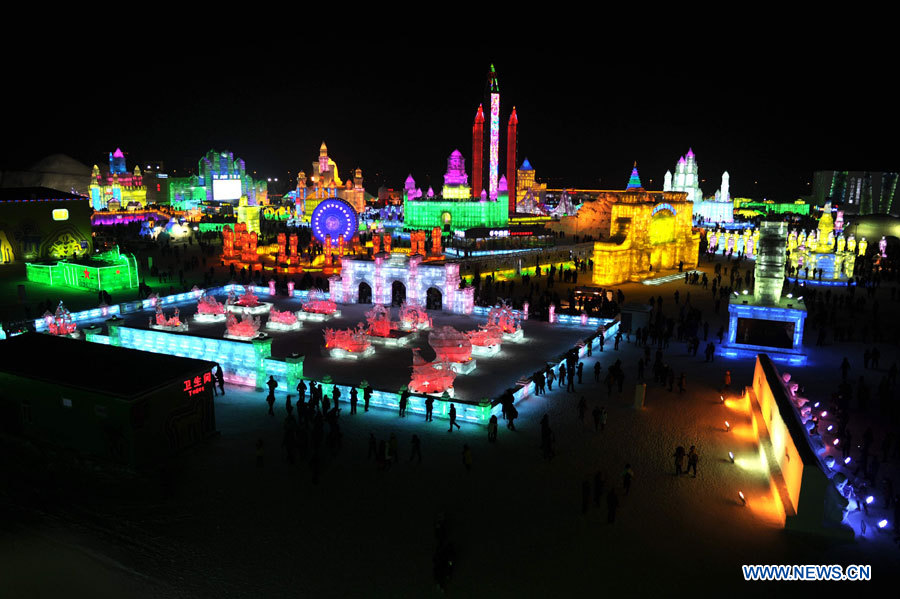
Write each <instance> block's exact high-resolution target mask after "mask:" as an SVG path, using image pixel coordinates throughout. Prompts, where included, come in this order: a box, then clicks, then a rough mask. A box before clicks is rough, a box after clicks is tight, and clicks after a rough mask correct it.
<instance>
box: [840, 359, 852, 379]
mask: <svg viewBox="0 0 900 599" xmlns="http://www.w3.org/2000/svg"><path fill="white" fill-rule="evenodd" d="M848 372H850V360H848V359H847V358H846V356H845V357H844V360H843V362H841V375H842V376H843V378H844V380H845V381H846V380H847V373H848Z"/></svg>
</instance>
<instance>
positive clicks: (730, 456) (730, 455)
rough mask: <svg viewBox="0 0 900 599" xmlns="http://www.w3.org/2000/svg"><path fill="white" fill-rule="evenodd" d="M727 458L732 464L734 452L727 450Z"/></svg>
mask: <svg viewBox="0 0 900 599" xmlns="http://www.w3.org/2000/svg"><path fill="white" fill-rule="evenodd" d="M728 459H729V460H731V463H732V464H734V453H732V452H730V451H729V452H728Z"/></svg>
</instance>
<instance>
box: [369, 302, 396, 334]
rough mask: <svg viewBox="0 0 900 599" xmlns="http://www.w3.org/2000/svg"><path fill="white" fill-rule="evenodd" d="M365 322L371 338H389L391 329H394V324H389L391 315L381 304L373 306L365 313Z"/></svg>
mask: <svg viewBox="0 0 900 599" xmlns="http://www.w3.org/2000/svg"><path fill="white" fill-rule="evenodd" d="M366 321H367V322H368V323H369V335H371V336H373V337H390V336H391V329H396V328H397V326H396V323H392V322H391V313H390V312H388V310H387V308H385V307H384V306H382V305H381V304H375V305H374V306H372V309H371V310H369V311H368V312H366Z"/></svg>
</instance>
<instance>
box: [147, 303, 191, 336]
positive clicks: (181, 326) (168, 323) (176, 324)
mask: <svg viewBox="0 0 900 599" xmlns="http://www.w3.org/2000/svg"><path fill="white" fill-rule="evenodd" d="M150 328H151V329H156V330H158V331H186V330H188V325H187V323H186V322H181V316H180V315H179V312H178V308H175V313H174V314H173V316H172V318H166V314H165V312H163V309H162V306H156V317H155V318H153V319H151V320H150Z"/></svg>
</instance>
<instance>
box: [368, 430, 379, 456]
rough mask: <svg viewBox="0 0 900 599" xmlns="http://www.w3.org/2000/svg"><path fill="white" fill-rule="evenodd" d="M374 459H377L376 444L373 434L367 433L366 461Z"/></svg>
mask: <svg viewBox="0 0 900 599" xmlns="http://www.w3.org/2000/svg"><path fill="white" fill-rule="evenodd" d="M372 457H374V458H375V459H378V442H377V441H376V440H375V433H369V453H368V454H367V455H366V459H369V458H372Z"/></svg>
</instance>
